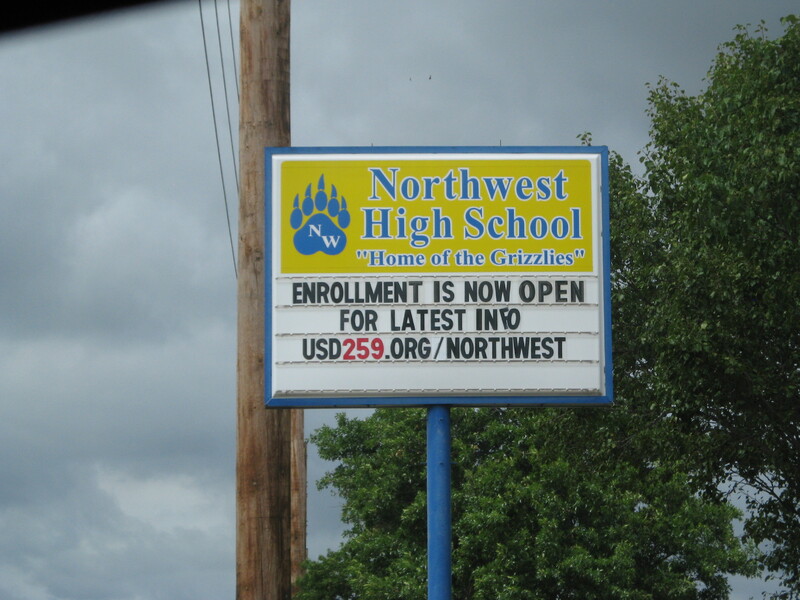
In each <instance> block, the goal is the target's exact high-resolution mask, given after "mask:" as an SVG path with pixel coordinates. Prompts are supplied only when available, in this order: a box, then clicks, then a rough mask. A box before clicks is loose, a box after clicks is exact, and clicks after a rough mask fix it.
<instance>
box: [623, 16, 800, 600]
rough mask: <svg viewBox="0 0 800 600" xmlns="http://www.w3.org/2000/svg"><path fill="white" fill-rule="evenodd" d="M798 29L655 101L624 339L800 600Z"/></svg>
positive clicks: (711, 479) (793, 24)
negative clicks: (632, 319)
mask: <svg viewBox="0 0 800 600" xmlns="http://www.w3.org/2000/svg"><path fill="white" fill-rule="evenodd" d="M784 26H785V32H784V34H783V35H782V36H780V37H778V38H777V39H769V38H768V37H767V35H766V31H765V29H764V27H763V23H762V25H761V26H760V27H759V28H758V29H757V30H756V31H755V33H751V32H750V31H748V29H746V28H739V31H738V34H737V35H736V36H735V38H734V39H733V41H731V42H729V43H727V44H724V45H723V46H722V47H721V49H720V53H719V54H718V56H717V58H716V60H715V62H714V64H713V66H712V68H711V70H710V71H709V73H708V77H707V88H706V90H705V91H703V92H702V93H700V94H698V95H697V96H690V95H687V94H686V93H685V92H684V91H682V90H681V89H680V88H679V87H678V86H677V85H676V84H674V83H670V82H667V81H661V82H659V83H658V84H657V85H656V86H654V87H653V88H652V89H651V93H650V116H651V119H652V129H651V143H650V145H649V146H648V148H647V149H646V151H645V154H644V156H643V162H644V166H645V169H646V184H647V187H646V192H647V200H646V210H645V211H644V212H642V211H640V210H639V211H638V212H635V214H636V215H638V217H637V218H640V219H642V223H643V224H644V227H643V228H642V230H646V231H647V235H648V236H649V238H650V239H649V240H648V241H647V245H646V246H642V247H646V248H647V252H648V256H644V257H643V256H642V255H641V253H640V252H639V250H638V249H637V248H635V247H634V248H629V249H627V250H626V251H625V253H624V254H625V257H626V259H627V260H628V261H632V263H635V264H632V268H630V269H628V270H627V271H626V273H625V276H626V277H627V278H628V280H629V281H628V283H629V286H628V289H627V290H626V291H625V294H626V295H628V296H629V297H628V298H627V299H626V301H625V305H626V308H625V310H631V311H634V312H636V311H640V310H643V307H645V306H646V311H647V315H646V318H643V319H640V320H638V321H637V322H636V323H635V325H636V326H635V327H627V330H626V332H625V333H624V335H623V337H625V338H626V340H627V341H626V342H623V343H631V344H633V345H634V346H635V347H634V348H633V350H634V353H635V354H636V355H637V360H638V361H639V363H640V364H641V365H642V368H641V370H640V372H639V375H640V379H641V385H642V386H643V388H644V389H646V390H647V392H648V393H647V394H646V395H647V396H649V397H650V398H652V399H654V402H655V403H656V404H657V410H659V411H661V412H662V413H664V414H670V415H671V416H673V417H674V419H675V421H676V423H677V424H678V425H679V426H680V427H681V428H682V430H683V431H684V432H686V433H687V434H690V435H691V436H693V439H694V440H696V442H697V443H696V446H695V448H694V452H695V456H696V457H697V458H698V460H699V462H698V468H699V471H701V472H703V473H704V476H705V482H704V483H705V485H706V488H707V490H708V491H709V492H710V493H716V490H717V489H719V488H718V486H720V485H723V486H728V487H730V486H738V490H739V491H743V492H745V493H747V494H748V496H749V503H750V507H749V508H750V510H751V516H750V518H749V520H748V521H747V524H746V533H747V534H748V535H749V536H750V538H751V539H752V540H753V541H755V542H758V543H762V546H763V547H764V548H765V549H766V550H767V552H766V554H765V556H764V565H765V566H766V567H767V568H769V569H771V570H774V571H776V572H779V573H780V576H781V577H782V579H783V582H784V583H785V585H787V586H788V587H789V589H790V590H792V594H793V596H792V597H797V594H798V593H800V535H798V531H800V428H799V427H798V426H799V424H800V393H799V392H800V387H798V385H799V384H800V23H799V22H798V20H797V19H796V18H795V17H788V18H786V19H785V20H784ZM640 241H641V240H640V239H638V240H634V242H631V243H628V245H629V246H630V245H635V244H637V243H639V242H640ZM618 299H619V298H618ZM630 300H633V305H631V302H630ZM637 306H638V308H637ZM640 316H641V315H640ZM617 325H620V323H615V326H617ZM644 397H645V395H644V394H643V395H642V398H644Z"/></svg>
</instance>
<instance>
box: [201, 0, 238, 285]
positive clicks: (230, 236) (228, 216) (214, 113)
mask: <svg viewBox="0 0 800 600" xmlns="http://www.w3.org/2000/svg"><path fill="white" fill-rule="evenodd" d="M197 6H198V8H199V9H200V30H201V32H202V34H203V52H204V54H205V57H206V74H207V76H208V94H209V96H210V98H211V117H212V119H213V121H214V139H215V140H216V143H217V160H218V161H219V177H220V180H221V181H222V197H223V199H224V201H225V218H226V219H227V222H228V239H229V240H230V243H231V258H232V259H233V274H234V277H236V279H238V278H239V270H238V268H237V266H236V251H235V250H234V247H233V229H232V228H231V214H230V209H229V208H228V193H227V191H226V189H225V173H224V169H223V168H222V152H221V151H220V146H219V133H218V132H217V111H216V108H215V106H214V91H213V87H212V85H211V67H210V65H209V62H208V45H207V43H206V27H205V22H204V20H203V0H197ZM215 12H216V0H215ZM237 189H238V180H237Z"/></svg>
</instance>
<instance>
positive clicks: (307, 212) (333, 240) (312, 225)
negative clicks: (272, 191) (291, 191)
mask: <svg viewBox="0 0 800 600" xmlns="http://www.w3.org/2000/svg"><path fill="white" fill-rule="evenodd" d="M289 223H290V224H291V226H292V229H295V230H296V231H295V234H294V247H295V248H296V249H297V251H298V252H299V253H300V254H305V255H307V256H308V255H311V254H316V253H317V252H324V253H325V254H328V255H334V254H339V253H340V252H341V251H342V250H344V247H345V246H346V245H347V235H346V234H345V232H344V230H345V229H347V227H348V225H350V213H349V212H348V210H347V201H346V200H345V199H344V197H342V198H341V200H340V199H339V197H338V196H337V193H336V186H334V185H332V186H331V192H330V195H328V193H327V192H326V191H325V176H324V175H320V178H319V183H318V185H317V193H316V194H315V195H314V197H313V198H312V197H311V184H308V187H307V188H306V193H305V197H304V198H303V201H302V203H301V202H300V195H299V194H298V195H297V196H295V197H294V203H293V205H292V213H291V215H290V216H289Z"/></svg>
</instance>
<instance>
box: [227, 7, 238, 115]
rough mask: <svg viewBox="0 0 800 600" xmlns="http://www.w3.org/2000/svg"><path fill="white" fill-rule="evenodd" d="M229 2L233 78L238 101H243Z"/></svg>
mask: <svg viewBox="0 0 800 600" xmlns="http://www.w3.org/2000/svg"><path fill="white" fill-rule="evenodd" d="M227 4H228V31H229V32H230V34H231V35H230V40H231V56H232V57H233V73H234V78H233V80H234V81H235V82H236V102H240V101H241V96H240V94H239V77H238V76H237V75H238V73H239V67H238V66H237V65H236V47H235V46H234V44H233V18H232V17H231V0H227Z"/></svg>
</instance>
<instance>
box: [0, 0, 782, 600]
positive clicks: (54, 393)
mask: <svg viewBox="0 0 800 600" xmlns="http://www.w3.org/2000/svg"><path fill="white" fill-rule="evenodd" d="M206 2H208V0H206ZM203 6H204V7H205V9H206V10H205V23H206V30H207V33H208V34H209V44H210V50H211V51H212V54H211V56H210V59H211V67H212V81H213V85H214V89H215V101H216V102H217V119H218V122H219V125H220V143H221V145H222V151H223V160H224V161H225V165H224V169H225V182H226V187H227V194H228V199H229V202H230V204H231V212H232V216H233V221H234V222H235V215H236V190H235V182H234V177H233V170H232V168H231V166H230V162H231V152H230V141H229V137H228V133H227V117H226V112H225V106H224V101H223V97H222V82H221V81H222V78H221V72H220V68H219V63H220V58H219V54H218V48H217V38H216V24H215V21H214V15H213V12H212V11H213V4H212V3H210V2H208V3H207V4H206V3H204V5H203ZM219 6H220V10H221V13H220V15H221V19H222V20H221V25H222V28H223V34H224V37H223V40H222V41H223V49H224V50H225V49H226V48H228V49H229V48H230V40H229V38H228V36H227V27H228V22H227V8H226V6H227V5H226V4H225V3H224V2H220V4H219ZM237 8H238V7H237V5H235V4H234V5H232V12H233V14H234V30H236V29H238V16H237V14H238V10H237ZM793 9H794V10H795V11H796V10H797V4H796V0H770V1H758V0H749V1H742V0H728V1H704V0H670V1H660V2H655V1H652V2H642V1H641V0H624V1H623V0H617V1H614V2H598V1H589V0H586V1H577V0H540V1H534V0H526V1H523V0H517V1H507V2H496V1H495V2H489V1H483V2H479V1H477V0H447V1H441V0H424V1H418V0H406V1H404V2H375V1H374V0H370V1H362V0H357V1H356V0H349V1H347V2H342V1H341V0H330V1H317V0H296V1H295V2H294V6H293V9H292V10H293V14H292V131H293V143H294V144H295V145H298V146H303V145H325V146H328V145H336V146H346V145H370V144H374V145H492V146H493V145H498V144H501V143H502V144H503V145H573V144H575V143H576V136H577V135H578V134H580V133H581V132H584V131H591V132H592V133H593V136H594V141H595V143H596V144H605V145H608V146H609V147H610V148H611V149H614V150H617V151H618V152H620V153H621V154H622V155H623V156H624V157H625V158H626V159H627V160H628V161H630V162H634V163H635V162H636V160H637V155H636V153H637V151H638V150H640V149H641V148H642V147H643V145H644V144H645V143H646V141H647V129H648V121H647V117H646V115H645V108H646V97H647V88H646V83H647V82H654V81H656V80H657V78H658V77H659V76H660V75H663V76H666V77H667V78H669V79H672V80H675V81H677V82H679V83H680V84H681V85H682V86H683V87H684V88H685V89H687V90H688V91H690V92H696V91H699V90H700V89H702V85H703V82H702V78H703V76H704V75H705V73H706V71H707V70H708V68H709V66H710V64H711V60H712V58H713V56H714V54H715V49H716V47H717V45H718V44H719V43H720V42H723V41H725V40H727V39H729V38H730V37H731V36H732V28H733V27H734V26H735V25H736V24H737V23H757V22H758V21H760V20H761V19H764V20H766V22H767V25H768V26H769V27H770V29H771V30H772V31H773V32H777V31H779V30H780V25H779V22H778V19H779V17H780V16H783V15H785V14H788V13H790V12H791V11H792V10H793ZM230 54H231V53H230V51H229V50H227V51H226V55H225V60H226V61H227V64H228V66H229V67H230V66H231V65H230V61H231V56H230ZM232 73H233V71H232V70H229V71H228V72H227V77H228V83H229V87H230V89H231V91H232V97H231V100H232V102H233V104H232V105H231V118H232V122H233V126H234V128H235V127H236V119H237V113H236V105H235V90H234V89H233V85H232V79H231V78H232ZM0 82H2V83H1V84H0V123H2V135H1V136H0V415H1V416H0V456H2V460H0V598H3V599H4V600H23V599H24V600H79V599H80V600H92V599H103V600H112V599H113V600H154V599H170V600H182V599H189V598H191V599H193V600H198V599H217V598H232V597H233V595H234V509H235V507H234V449H235V396H234V394H235V361H236V357H235V309H236V307H235V297H236V290H235V279H234V272H233V266H232V261H231V251H230V246H229V241H228V231H227V226H226V220H225V207H224V203H223V192H222V189H223V187H222V183H221V180H220V172H219V166H218V162H217V151H216V145H215V138H214V128H213V124H212V116H211V106H210V100H209V89H208V79H207V75H206V66H205V60H204V53H203V41H202V36H201V29H200V17H199V10H198V5H197V3H196V2H189V1H185V2H178V3H174V4H167V5H165V6H160V7H158V6H157V7H148V8H144V9H138V10H132V11H126V12H122V13H116V14H112V15H109V16H104V17H98V18H92V19H89V20H84V21H79V22H73V23H67V24H62V25H58V26H53V27H47V28H43V29H39V30H34V31H25V32H18V33H14V34H8V35H4V36H2V37H0ZM234 235H235V232H234ZM331 417H332V413H331V412H329V411H318V412H311V413H307V416H306V421H307V427H308V429H309V431H310V430H312V429H313V428H315V427H317V426H319V425H320V424H321V423H323V422H326V421H330V420H331ZM324 469H325V465H322V464H320V461H319V460H318V459H316V458H315V457H314V456H313V454H312V456H311V459H310V465H309V472H310V477H311V478H313V479H317V478H318V477H319V476H320V475H321V474H322V472H323V471H324ZM309 487H310V491H311V497H310V500H309V503H310V507H311V510H310V530H309V547H310V550H311V554H312V556H316V555H317V554H319V553H321V552H324V550H325V549H326V548H328V547H330V546H333V545H335V544H336V543H337V540H338V536H339V532H340V531H341V525H340V524H339V522H338V507H337V502H336V499H335V498H332V497H331V496H330V494H328V493H327V492H326V493H319V492H316V490H315V486H314V485H313V482H312V483H311V484H310V486H309ZM763 589H765V588H764V584H763V583H762V582H759V581H749V582H748V581H737V582H736V587H735V594H734V597H735V598H741V599H744V598H748V597H749V596H750V594H753V595H755V596H756V597H760V592H761V591H762V590H763Z"/></svg>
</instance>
